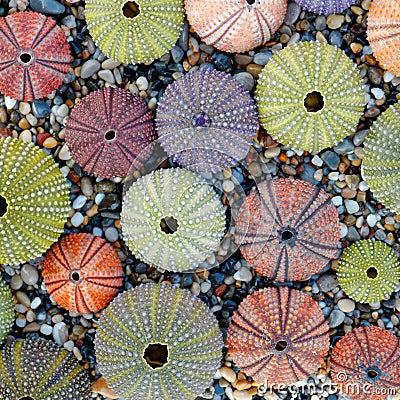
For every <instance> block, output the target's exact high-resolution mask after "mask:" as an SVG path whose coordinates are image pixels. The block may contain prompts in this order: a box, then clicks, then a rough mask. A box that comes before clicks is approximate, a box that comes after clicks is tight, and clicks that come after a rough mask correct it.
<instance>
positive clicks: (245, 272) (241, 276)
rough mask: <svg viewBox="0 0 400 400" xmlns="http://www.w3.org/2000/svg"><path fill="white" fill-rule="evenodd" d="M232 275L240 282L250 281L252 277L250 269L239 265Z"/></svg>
mask: <svg viewBox="0 0 400 400" xmlns="http://www.w3.org/2000/svg"><path fill="white" fill-rule="evenodd" d="M233 277H234V278H235V279H236V280H237V281H241V282H250V281H251V280H252V278H253V276H252V274H251V271H250V270H249V269H248V268H247V267H240V269H239V270H238V271H236V272H235V275H233Z"/></svg>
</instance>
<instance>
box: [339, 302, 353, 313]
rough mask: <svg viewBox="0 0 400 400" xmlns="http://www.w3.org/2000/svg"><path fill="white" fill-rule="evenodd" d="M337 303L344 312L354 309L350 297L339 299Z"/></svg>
mask: <svg viewBox="0 0 400 400" xmlns="http://www.w3.org/2000/svg"><path fill="white" fill-rule="evenodd" d="M337 304H338V307H339V308H340V310H341V311H343V312H344V313H350V312H352V311H354V309H355V307H356V305H355V303H354V301H353V300H351V299H340V300H339V301H338V303H337Z"/></svg>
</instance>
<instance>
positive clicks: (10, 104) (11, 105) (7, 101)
mask: <svg viewBox="0 0 400 400" xmlns="http://www.w3.org/2000/svg"><path fill="white" fill-rule="evenodd" d="M4 103H5V105H6V108H8V109H9V110H11V109H13V108H14V106H15V105H16V104H17V100H15V99H12V98H11V97H8V96H4Z"/></svg>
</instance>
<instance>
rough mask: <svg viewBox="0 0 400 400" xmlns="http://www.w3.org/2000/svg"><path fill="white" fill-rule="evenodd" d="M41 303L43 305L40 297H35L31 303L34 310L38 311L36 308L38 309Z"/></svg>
mask: <svg viewBox="0 0 400 400" xmlns="http://www.w3.org/2000/svg"><path fill="white" fill-rule="evenodd" d="M41 303H42V300H41V299H40V297H35V298H34V299H33V300H32V303H31V308H32V310H36V308H38V307H39V306H40V304H41Z"/></svg>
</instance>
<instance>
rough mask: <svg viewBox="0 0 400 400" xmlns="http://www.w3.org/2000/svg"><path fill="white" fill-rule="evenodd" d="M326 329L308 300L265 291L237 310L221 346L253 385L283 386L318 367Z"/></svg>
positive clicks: (281, 289)
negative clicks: (223, 345)
mask: <svg viewBox="0 0 400 400" xmlns="http://www.w3.org/2000/svg"><path fill="white" fill-rule="evenodd" d="M328 330H329V327H328V324H327V322H326V321H325V319H324V315H323V313H322V311H321V309H320V308H319V307H318V303H317V302H315V301H314V300H313V299H312V297H311V296H309V295H307V294H305V293H302V292H300V291H298V290H294V289H289V288H288V287H279V288H274V287H270V288H265V289H262V290H259V291H256V292H254V293H253V294H251V295H250V296H248V297H246V298H245V299H244V301H243V302H242V303H241V304H240V305H239V308H238V310H237V311H236V312H235V313H234V314H233V317H232V322H231V324H230V325H229V329H228V334H227V339H226V344H227V347H228V351H229V354H230V355H231V357H232V359H233V361H234V362H235V364H237V365H238V366H239V368H240V369H241V370H242V371H243V372H245V373H246V374H247V375H249V376H251V377H253V379H254V380H256V381H257V382H258V383H263V384H264V385H266V386H268V387H270V386H278V385H285V386H288V385H291V384H293V383H295V382H297V381H299V380H302V379H304V378H307V377H308V376H309V375H311V374H312V373H313V372H316V370H317V369H318V367H319V366H321V364H322V362H323V360H324V357H325V356H326V355H327V354H328V350H329V335H328Z"/></svg>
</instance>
